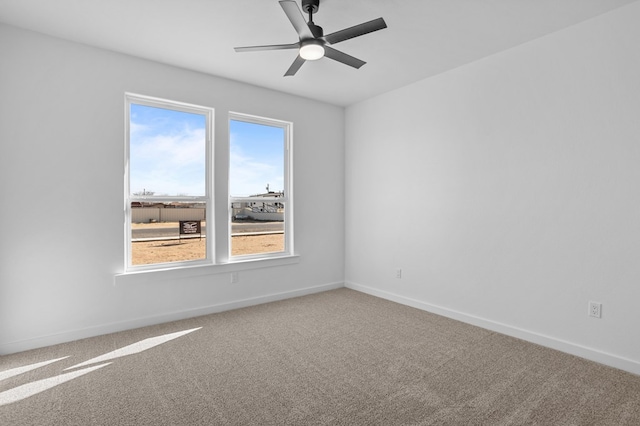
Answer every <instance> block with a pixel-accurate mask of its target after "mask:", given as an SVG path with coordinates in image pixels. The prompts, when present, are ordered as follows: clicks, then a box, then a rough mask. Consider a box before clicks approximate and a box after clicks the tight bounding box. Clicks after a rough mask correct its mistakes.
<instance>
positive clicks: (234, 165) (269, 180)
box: [229, 120, 284, 197]
mask: <svg viewBox="0 0 640 426" xmlns="http://www.w3.org/2000/svg"><path fill="white" fill-rule="evenodd" d="M229 133H230V135H231V136H230V139H231V140H230V144H231V145H230V147H229V148H230V163H229V186H230V195H231V196H235V197H242V196H248V195H255V194H260V193H264V192H266V186H267V184H268V185H269V190H270V191H282V190H283V189H284V129H282V128H280V127H273V126H265V125H262V124H255V123H247V122H245V121H237V120H230V123H229Z"/></svg>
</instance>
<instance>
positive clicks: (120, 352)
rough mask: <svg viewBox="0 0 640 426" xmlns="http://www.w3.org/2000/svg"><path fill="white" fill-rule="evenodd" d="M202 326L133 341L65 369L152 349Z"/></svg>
mask: <svg viewBox="0 0 640 426" xmlns="http://www.w3.org/2000/svg"><path fill="white" fill-rule="evenodd" d="M201 328H202V327H198V328H192V329H191V330H184V331H178V332H176V333H169V334H165V335H162V336H157V337H150V338H148V339H144V340H141V341H139V342H136V343H133V344H131V345H129V346H125V347H124V348H120V349H116V350H115V351H112V352H109V353H106V354H104V355H100V356H99V357H96V358H92V359H90V360H88V361H85V362H81V363H80V364H76V365H74V366H72V367H69V368H65V371H66V370H71V369H74V368H78V367H84V366H86V365H90V364H96V363H98V362H104V361H109V360H112V359H115V358H120V357H123V356H127V355H133V354H137V353H140V352H142V351H146V350H147V349H151V348H153V347H156V346H158V345H161V344H163V343H166V342H168V341H170V340H173V339H177V338H178V337H181V336H184V335H185V334H189V333H192V332H194V331H196V330H200V329H201Z"/></svg>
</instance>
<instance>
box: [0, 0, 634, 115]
mask: <svg viewBox="0 0 640 426" xmlns="http://www.w3.org/2000/svg"><path fill="white" fill-rule="evenodd" d="M635 1H638V0H349V1H347V0H321V1H320V10H319V11H318V13H317V14H316V15H314V21H315V23H316V24H317V25H320V26H322V27H323V28H324V32H325V34H329V33H332V32H334V31H337V30H341V29H343V28H346V27H350V26H353V25H357V24H360V23H362V22H366V21H369V20H372V19H375V18H379V17H383V18H384V19H385V21H386V22H387V25H388V28H387V29H384V30H381V31H378V32H375V33H371V34H367V35H364V36H361V37H358V38H354V39H351V40H347V41H344V42H342V43H339V44H335V45H332V47H334V48H337V49H338V50H341V51H343V52H345V53H348V54H350V55H352V56H355V57H357V58H359V59H362V60H364V61H366V62H367V64H366V65H364V66H363V67H362V68H360V69H359V70H356V69H353V68H350V67H348V66H346V65H343V64H340V63H338V62H335V61H332V60H330V59H327V58H323V59H321V60H319V61H314V62H307V63H305V64H304V65H303V66H302V68H301V69H300V71H298V73H297V74H296V75H295V76H293V77H283V75H284V73H285V71H286V70H287V69H288V68H289V65H290V64H291V62H293V59H294V58H295V57H296V51H295V50H280V51H268V52H250V53H236V52H235V51H234V50H233V48H234V47H235V46H247V45H249V46H250V45H262V44H286V43H293V42H297V41H298V38H297V34H296V32H295V30H294V29H293V27H292V26H291V24H290V23H289V21H288V19H287V17H286V15H285V14H284V12H283V11H282V8H281V7H280V5H279V4H278V1H277V0H0V22H3V23H6V24H9V25H13V26H17V27H22V28H26V29H30V30H34V31H38V32H41V33H45V34H49V35H53V36H56V37H61V38H65V39H68V40H73V41H77V42H80V43H85V44H88V45H92V46H97V47H101V48H104V49H108V50H112V51H116V52H122V53H126V54H129V55H134V56H138V57H142V58H146V59H151V60H154V61H158V62H163V63H166V64H171V65H176V66H179V67H183V68H188V69H192V70H196V71H201V72H204V73H209V74H213V75H217V76H221V77H226V78H230V79H233V80H238V81H242V82H246V83H250V84H255V85H258V86H262V87H267V88H270V89H275V90H279V91H283V92H287V93H292V94H296V95H300V96H304V97H308V98H312V99H317V100H320V101H325V102H329V103H332V104H336V105H341V106H346V105H350V104H352V103H355V102H358V101H361V100H363V99H367V98H369V97H372V96H375V95H377V94H380V93H383V92H386V91H389V90H392V89H395V88H398V87H401V86H404V85H406V84H408V83H411V82H414V81H418V80H421V79H424V78H426V77H429V76H433V75H435V74H439V73H442V72H444V71H447V70H450V69H453V68H456V67H459V66H461V65H463V64H466V63H469V62H472V61H475V60H478V59H480V58H482V57H485V56H488V55H491V54H494V53H497V52H500V51H503V50H505V49H509V48H511V47H513V46H517V45H519V44H522V43H525V42H527V41H529V40H533V39H535V38H538V37H542V36H544V35H546V34H549V33H552V32H554V31H558V30H560V29H562V28H566V27H568V26H570V25H574V24H577V23H579V22H582V21H584V20H587V19H590V18H593V17H595V16H597V15H600V14H602V13H606V12H608V11H610V10H612V9H616V8H618V7H621V6H624V5H626V4H629V3H633V2H635ZM298 5H300V2H299V1H298Z"/></svg>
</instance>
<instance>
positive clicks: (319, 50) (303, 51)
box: [300, 40, 324, 61]
mask: <svg viewBox="0 0 640 426" xmlns="http://www.w3.org/2000/svg"><path fill="white" fill-rule="evenodd" d="M323 56H324V46H323V45H322V42H321V41H320V40H306V41H304V42H303V43H302V45H301V46H300V57H301V58H302V59H306V60H307V61H315V60H317V59H320V58H322V57H323Z"/></svg>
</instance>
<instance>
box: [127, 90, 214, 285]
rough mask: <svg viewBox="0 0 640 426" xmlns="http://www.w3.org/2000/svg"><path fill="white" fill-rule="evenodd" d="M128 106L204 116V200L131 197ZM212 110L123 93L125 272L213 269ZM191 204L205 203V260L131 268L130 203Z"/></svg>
mask: <svg viewBox="0 0 640 426" xmlns="http://www.w3.org/2000/svg"><path fill="white" fill-rule="evenodd" d="M131 104H136V105H144V106H150V107H156V108H163V109H170V110H175V111H181V112H187V113H192V114H199V115H204V116H205V117H206V125H205V126H206V136H205V138H206V141H205V144H206V146H205V155H206V161H205V180H206V182H205V194H204V195H203V196H169V197H164V196H155V195H154V196H138V195H136V196H133V195H132V194H131V188H130V179H129V176H130V174H129V158H130V140H129V139H130V120H131ZM213 120H214V109H213V108H210V107H205V106H200V105H193V104H188V103H184V102H177V101H172V100H168V99H161V98H155V97H151V96H145V95H138V94H134V93H125V120H124V122H125V158H124V163H125V165H124V201H125V272H139V271H153V270H163V269H175V268H183V267H191V266H197V265H212V264H213V263H214V259H215V253H214V247H215V233H214V229H215V223H214V200H213V188H214V185H213V184H214V182H213V172H212V168H213V164H214V163H213V160H214V159H213V151H214V150H213V135H214V132H213V130H214V121H213ZM150 200H152V201H157V202H169V201H186V202H188V201H192V202H203V203H205V209H206V210H205V211H206V216H205V220H206V235H205V236H204V237H205V238H206V258H205V259H198V260H185V261H179V262H167V263H153V264H147V265H133V264H132V259H131V215H132V212H131V203H132V202H135V201H141V202H145V201H147V202H148V201H150Z"/></svg>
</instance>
